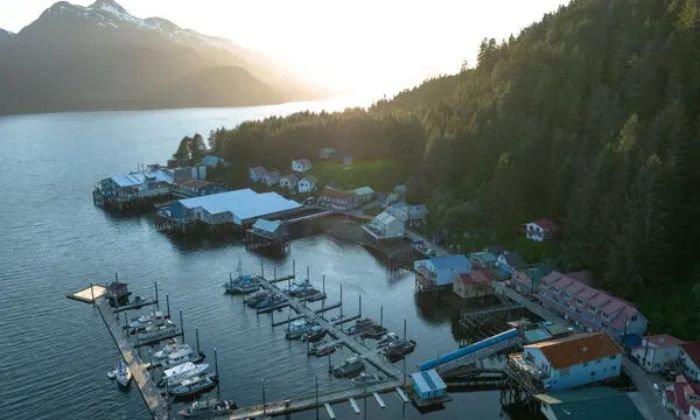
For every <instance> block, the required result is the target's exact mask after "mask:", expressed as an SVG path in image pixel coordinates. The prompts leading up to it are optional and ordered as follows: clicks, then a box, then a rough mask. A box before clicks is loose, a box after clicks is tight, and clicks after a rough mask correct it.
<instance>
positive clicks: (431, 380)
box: [411, 369, 447, 393]
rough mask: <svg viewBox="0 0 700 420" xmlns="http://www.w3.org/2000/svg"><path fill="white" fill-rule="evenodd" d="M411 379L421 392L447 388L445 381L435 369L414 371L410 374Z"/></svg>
mask: <svg viewBox="0 0 700 420" xmlns="http://www.w3.org/2000/svg"><path fill="white" fill-rule="evenodd" d="M411 379H413V383H414V384H415V386H416V387H417V388H418V390H419V391H420V392H422V393H424V392H435V391H442V390H445V389H446V388H447V386H446V385H445V382H444V381H443V380H442V378H441V377H440V375H438V373H437V372H436V371H435V369H430V370H426V371H421V372H414V373H412V374H411Z"/></svg>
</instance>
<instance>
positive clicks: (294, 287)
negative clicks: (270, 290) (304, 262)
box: [287, 279, 316, 296]
mask: <svg viewBox="0 0 700 420" xmlns="http://www.w3.org/2000/svg"><path fill="white" fill-rule="evenodd" d="M310 291H314V292H315V291H316V289H315V288H314V287H313V286H312V285H311V283H310V282H309V279H306V280H304V281H296V280H295V281H293V282H292V284H290V285H289V289H288V290H287V293H288V294H289V296H299V295H302V294H304V293H308V292H310Z"/></svg>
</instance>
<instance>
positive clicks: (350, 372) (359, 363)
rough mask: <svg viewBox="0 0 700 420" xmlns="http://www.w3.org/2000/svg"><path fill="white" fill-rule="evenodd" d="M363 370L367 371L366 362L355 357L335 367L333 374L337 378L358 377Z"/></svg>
mask: <svg viewBox="0 0 700 420" xmlns="http://www.w3.org/2000/svg"><path fill="white" fill-rule="evenodd" d="M363 370H365V362H364V361H363V360H362V359H361V358H360V357H359V356H353V357H351V358H349V359H345V360H344V361H343V363H341V364H340V365H338V366H336V367H334V368H333V370H332V372H333V376H335V377H336V378H345V377H353V376H357V375H358V374H359V373H360V372H362V371H363Z"/></svg>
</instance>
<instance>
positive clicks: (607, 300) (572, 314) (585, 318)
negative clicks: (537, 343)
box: [535, 271, 648, 340]
mask: <svg viewBox="0 0 700 420" xmlns="http://www.w3.org/2000/svg"><path fill="white" fill-rule="evenodd" d="M535 296H536V297H537V299H538V300H539V301H540V302H541V303H542V305H543V306H545V307H547V308H549V309H551V310H553V311H554V312H557V313H558V314H559V315H561V316H562V317H564V318H566V319H568V320H570V321H572V322H574V323H575V324H576V325H577V326H579V327H580V328H583V329H585V330H587V331H605V332H607V333H608V334H610V335H612V336H613V337H615V338H616V339H618V340H622V339H623V338H624V337H625V336H627V335H637V336H641V335H643V334H644V333H645V332H646V330H647V324H648V321H647V319H646V317H645V316H644V315H643V314H642V313H641V312H639V310H638V309H637V308H636V307H635V306H634V305H632V304H631V303H629V302H626V301H624V300H622V299H619V298H616V297H613V296H611V295H609V294H607V293H606V292H604V291H602V290H598V289H595V288H593V287H591V286H589V285H587V284H586V283H584V282H582V281H581V280H577V279H575V278H573V277H572V276H570V275H568V274H562V273H560V272H558V271H552V272H551V273H549V274H548V275H546V276H544V277H543V278H542V280H541V281H540V284H539V286H538V290H537V293H536V294H535Z"/></svg>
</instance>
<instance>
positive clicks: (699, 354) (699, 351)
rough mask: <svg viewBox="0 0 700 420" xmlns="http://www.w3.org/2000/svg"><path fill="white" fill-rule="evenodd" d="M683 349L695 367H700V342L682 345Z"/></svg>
mask: <svg viewBox="0 0 700 420" xmlns="http://www.w3.org/2000/svg"><path fill="white" fill-rule="evenodd" d="M681 348H682V349H683V351H684V352H685V354H687V355H688V357H689V358H690V360H692V361H693V363H695V366H700V341H695V342H692V343H685V344H681Z"/></svg>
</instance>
